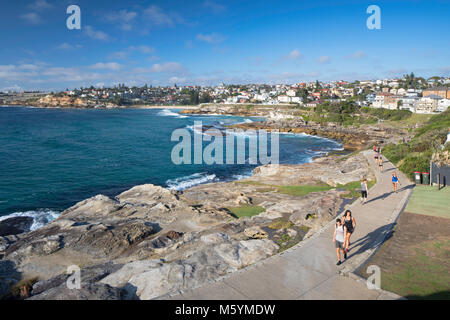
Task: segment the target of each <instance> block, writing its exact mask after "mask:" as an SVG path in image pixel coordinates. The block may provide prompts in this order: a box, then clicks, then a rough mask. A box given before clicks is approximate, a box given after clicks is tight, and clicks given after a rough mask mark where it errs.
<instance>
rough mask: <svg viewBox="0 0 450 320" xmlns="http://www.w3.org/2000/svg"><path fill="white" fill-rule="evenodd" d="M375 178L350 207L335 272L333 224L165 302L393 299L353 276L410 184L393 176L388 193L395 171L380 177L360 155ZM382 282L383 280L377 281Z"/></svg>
mask: <svg viewBox="0 0 450 320" xmlns="http://www.w3.org/2000/svg"><path fill="white" fill-rule="evenodd" d="M364 154H365V156H366V157H367V159H368V161H369V163H370V164H371V165H372V168H373V169H374V171H375V172H376V175H377V183H376V185H375V186H374V187H373V188H372V189H371V190H370V191H369V200H368V202H367V203H366V204H365V205H362V204H361V203H360V201H356V202H355V203H353V204H352V205H351V206H350V209H351V210H352V213H353V216H354V217H355V219H356V224H357V226H356V230H355V232H354V234H353V235H352V239H351V250H350V252H349V254H348V258H347V260H346V261H345V262H344V263H343V264H342V265H341V266H336V260H337V258H336V249H335V247H334V244H333V242H332V237H333V232H334V222H333V221H332V222H330V224H328V225H327V226H326V227H324V228H323V229H322V230H320V231H319V232H317V233H316V234H314V235H313V236H312V237H310V238H308V239H306V240H304V241H302V242H300V243H299V244H298V245H296V246H294V247H293V248H290V249H289V250H287V251H285V252H283V253H281V254H278V255H275V256H273V257H270V258H268V259H266V260H264V261H262V262H260V263H257V264H255V265H253V266H250V267H248V268H245V269H243V270H240V271H238V272H236V273H232V274H230V275H227V276H225V277H223V278H221V279H218V280H217V281H215V282H212V283H208V284H206V285H204V286H202V287H200V288H197V289H192V290H187V291H184V292H179V293H178V294H176V295H174V296H171V297H166V298H168V299H175V300H183V299H186V300H194V299H195V300H204V299H205V300H239V299H245V300H248V299H250V300H251V299H259V300H284V299H300V300H303V299H398V298H400V297H399V296H397V295H395V294H392V293H390V292H386V291H383V290H369V289H368V288H367V285H366V282H365V281H364V280H363V279H362V278H359V277H358V276H356V275H355V274H354V273H353V271H355V269H356V268H357V267H359V266H360V265H361V264H362V263H363V262H364V261H366V260H367V259H368V258H369V257H370V255H371V254H372V253H373V252H374V251H375V250H376V249H377V248H378V247H379V246H380V245H381V244H382V243H383V241H384V240H385V238H386V236H387V235H388V234H389V233H390V232H391V230H392V228H393V226H394V224H395V221H396V220H397V217H398V216H399V214H400V213H401V211H402V210H403V208H404V207H405V205H406V202H407V201H408V198H409V196H410V194H411V192H412V189H413V186H414V185H413V184H412V183H411V182H409V181H408V179H407V178H406V177H405V175H403V174H402V173H401V172H400V171H397V174H398V176H399V179H400V181H401V183H402V185H401V186H400V188H399V191H398V192H397V193H392V183H391V174H392V172H393V170H395V167H394V166H393V165H392V164H391V163H390V162H385V164H384V172H383V173H381V174H380V173H378V171H377V170H376V168H375V165H374V162H373V158H372V151H366V152H364ZM381 281H383V279H381Z"/></svg>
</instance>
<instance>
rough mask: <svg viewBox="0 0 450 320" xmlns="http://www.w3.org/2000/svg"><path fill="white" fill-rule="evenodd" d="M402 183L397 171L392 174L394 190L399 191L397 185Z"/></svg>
mask: <svg viewBox="0 0 450 320" xmlns="http://www.w3.org/2000/svg"><path fill="white" fill-rule="evenodd" d="M398 184H400V180H399V179H398V176H397V171H394V173H393V174H392V186H393V187H394V192H397V185H398Z"/></svg>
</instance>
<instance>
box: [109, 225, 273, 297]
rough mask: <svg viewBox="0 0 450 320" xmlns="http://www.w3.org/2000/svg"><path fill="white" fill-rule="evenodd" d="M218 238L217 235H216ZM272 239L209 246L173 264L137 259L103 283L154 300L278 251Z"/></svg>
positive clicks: (129, 293) (197, 284)
mask: <svg viewBox="0 0 450 320" xmlns="http://www.w3.org/2000/svg"><path fill="white" fill-rule="evenodd" d="M215 236H216V237H219V238H220V236H217V234H216V235H215ZM277 250H278V246H277V245H276V244H275V243H274V242H272V241H270V240H267V239H266V240H251V241H240V242H234V243H222V244H219V245H208V246H206V247H203V248H199V250H197V251H196V252H195V253H194V254H192V255H191V256H190V257H188V258H186V259H182V260H179V261H176V262H173V263H163V261H161V260H149V261H136V262H131V263H128V264H126V265H124V266H123V268H122V269H120V270H119V271H117V272H115V273H113V274H111V275H109V276H108V277H106V278H105V279H103V280H102V281H101V283H104V284H109V285H111V286H114V287H120V288H124V289H125V290H126V291H127V292H128V295H134V294H135V295H137V296H138V297H139V298H140V299H143V300H147V299H154V298H157V297H160V296H163V295H165V294H168V293H170V292H174V291H177V290H180V289H187V288H193V287H196V286H199V285H201V284H203V283H205V282H207V281H209V280H212V279H215V278H217V277H219V276H222V275H224V274H226V273H229V272H233V271H235V270H236V269H238V268H242V267H245V266H247V265H250V264H253V263H256V262H257V261H259V260H261V259H264V258H266V257H267V256H269V255H272V254H274V253H276V252H277Z"/></svg>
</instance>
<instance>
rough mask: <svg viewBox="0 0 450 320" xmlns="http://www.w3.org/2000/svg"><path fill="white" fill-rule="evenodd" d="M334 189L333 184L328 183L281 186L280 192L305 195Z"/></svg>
mask: <svg viewBox="0 0 450 320" xmlns="http://www.w3.org/2000/svg"><path fill="white" fill-rule="evenodd" d="M331 189H333V187H332V186H330V185H328V184H320V185H313V186H308V185H306V186H280V187H279V188H278V192H279V193H283V194H288V195H291V196H297V197H299V196H305V195H307V194H309V193H311V192H320V191H328V190H331Z"/></svg>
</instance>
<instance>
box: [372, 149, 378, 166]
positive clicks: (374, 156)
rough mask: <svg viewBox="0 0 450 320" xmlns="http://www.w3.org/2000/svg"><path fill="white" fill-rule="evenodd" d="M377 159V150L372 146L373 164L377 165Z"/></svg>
mask: <svg viewBox="0 0 450 320" xmlns="http://www.w3.org/2000/svg"><path fill="white" fill-rule="evenodd" d="M377 159H378V148H377V146H376V145H374V146H373V161H375V163H377Z"/></svg>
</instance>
